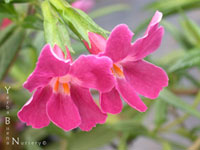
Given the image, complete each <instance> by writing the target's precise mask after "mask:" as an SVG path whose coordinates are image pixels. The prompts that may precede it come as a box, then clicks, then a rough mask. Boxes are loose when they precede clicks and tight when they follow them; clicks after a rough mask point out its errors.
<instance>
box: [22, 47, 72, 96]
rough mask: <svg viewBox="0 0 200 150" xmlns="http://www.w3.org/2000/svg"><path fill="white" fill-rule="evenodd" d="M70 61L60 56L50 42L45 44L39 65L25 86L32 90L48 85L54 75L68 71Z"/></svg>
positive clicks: (57, 75)
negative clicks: (53, 49) (52, 48)
mask: <svg viewBox="0 0 200 150" xmlns="http://www.w3.org/2000/svg"><path fill="white" fill-rule="evenodd" d="M69 67H70V61H69V60H67V61H65V60H63V59H61V58H59V57H58V56H57V55H56V54H55V53H54V52H53V51H52V50H51V47H50V45H49V44H47V45H45V46H44V48H43V49H42V52H41V54H40V56H39V59H38V62H37V66H36V68H35V70H34V72H32V74H31V75H30V76H29V77H28V79H27V81H26V82H25V83H24V88H26V89H28V90H29V91H30V92H32V91H33V90H34V89H36V88H38V87H44V86H46V85H47V84H48V83H49V82H50V80H51V79H52V77H59V76H63V75H65V74H67V73H68V71H69Z"/></svg>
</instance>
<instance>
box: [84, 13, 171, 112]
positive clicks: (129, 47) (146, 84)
mask: <svg viewBox="0 0 200 150" xmlns="http://www.w3.org/2000/svg"><path fill="white" fill-rule="evenodd" d="M161 18H162V13H160V12H158V11H157V12H156V13H155V15H154V16H153V18H152V20H151V22H150V24H149V25H148V28H147V30H146V32H145V34H144V36H143V37H142V38H139V39H137V40H136V41H135V42H134V43H131V40H132V37H133V33H132V32H131V31H130V29H129V28H128V26H127V25H124V24H121V25H118V26H117V27H115V28H114V29H113V30H112V32H111V34H110V36H109V38H108V39H107V40H106V39H105V38H104V37H102V36H100V35H98V34H95V33H89V39H90V42H91V47H89V46H88V45H87V44H86V43H85V45H86V47H87V48H88V50H89V51H90V53H92V54H98V55H99V56H108V57H109V58H111V59H112V61H113V67H112V72H113V75H114V77H115V87H114V88H113V89H112V90H111V91H109V92H100V105H101V108H102V110H103V111H104V112H108V113H112V114H116V113H119V112H120V111H121V110H122V106H123V105H122V102H121V98H120V95H121V96H122V98H123V99H124V100H125V101H126V102H127V103H128V104H129V105H130V106H131V107H133V108H135V109H136V110H138V111H141V112H144V111H146V109H147V106H146V105H145V104H144V103H143V101H142V100H141V98H140V97H139V96H138V94H140V95H143V96H145V97H147V98H150V99H155V98H157V97H158V95H159V93H160V91H161V90H162V89H163V87H166V86H167V85H168V76H167V74H166V73H165V71H164V70H163V69H162V68H160V67H158V66H155V65H153V64H151V63H149V62H147V61H145V60H143V58H145V57H146V56H147V55H149V54H151V53H152V52H154V51H155V50H157V49H158V48H159V46H160V44H161V40H162V37H163V34H164V28H163V27H162V26H159V22H160V21H161Z"/></svg>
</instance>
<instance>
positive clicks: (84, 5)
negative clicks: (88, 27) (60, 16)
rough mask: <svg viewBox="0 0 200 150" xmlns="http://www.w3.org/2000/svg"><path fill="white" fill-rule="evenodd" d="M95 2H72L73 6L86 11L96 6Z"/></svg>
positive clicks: (85, 0)
mask: <svg viewBox="0 0 200 150" xmlns="http://www.w3.org/2000/svg"><path fill="white" fill-rule="evenodd" d="M94 4H95V1H94V0H77V1H75V2H73V3H72V7H74V8H78V9H81V10H82V11H84V12H88V11H90V9H91V8H92V7H93V6H94Z"/></svg>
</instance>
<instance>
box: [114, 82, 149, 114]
mask: <svg viewBox="0 0 200 150" xmlns="http://www.w3.org/2000/svg"><path fill="white" fill-rule="evenodd" d="M116 89H117V90H118V91H119V93H120V94H121V96H122V97H123V98H124V101H126V102H127V103H128V104H129V105H130V106H131V107H133V108H134V109H136V110H138V111H140V112H145V111H146V110H147V106H146V105H145V104H144V103H143V102H142V100H141V99H140V97H139V96H138V95H137V94H136V92H135V89H134V88H133V87H132V86H131V85H130V84H129V83H128V82H127V81H126V80H125V79H123V78H117V85H116Z"/></svg>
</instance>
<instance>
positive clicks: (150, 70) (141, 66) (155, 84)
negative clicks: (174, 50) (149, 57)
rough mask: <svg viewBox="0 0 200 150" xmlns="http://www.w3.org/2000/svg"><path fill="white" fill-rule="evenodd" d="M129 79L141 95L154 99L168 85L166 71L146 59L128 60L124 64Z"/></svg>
mask: <svg viewBox="0 0 200 150" xmlns="http://www.w3.org/2000/svg"><path fill="white" fill-rule="evenodd" d="M123 71H124V75H125V77H126V79H127V81H128V82H129V83H130V84H131V85H132V86H133V87H134V89H135V90H136V91H137V92H138V93H139V94H141V95H143V96H145V97H148V98H151V99H154V98H156V97H158V95H159V92H160V91H161V90H162V88H163V87H166V86H167V85H168V77H167V74H166V73H165V71H164V70H163V69H162V68H160V67H157V66H155V65H153V64H151V63H148V62H146V61H143V60H141V61H137V62H129V63H128V62H127V63H126V64H124V65H123Z"/></svg>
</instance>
